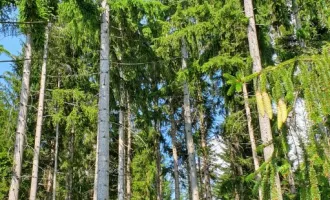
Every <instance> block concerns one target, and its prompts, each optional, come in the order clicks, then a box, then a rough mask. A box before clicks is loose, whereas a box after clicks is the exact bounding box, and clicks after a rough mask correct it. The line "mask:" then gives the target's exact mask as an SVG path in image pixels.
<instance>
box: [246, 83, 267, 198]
mask: <svg viewBox="0 0 330 200" xmlns="http://www.w3.org/2000/svg"><path fill="white" fill-rule="evenodd" d="M243 96H244V106H245V113H246V119H247V125H248V130H249V137H250V143H251V151H252V158H253V164H254V170H255V171H257V170H258V169H259V167H260V164H259V159H258V154H257V146H256V140H255V138H254V129H253V125H252V117H251V110H250V104H249V93H248V90H247V87H246V83H243ZM260 179H261V177H260V174H258V175H257V180H260ZM258 192H259V199H260V200H262V199H263V197H262V189H261V187H260V188H259V190H258Z"/></svg>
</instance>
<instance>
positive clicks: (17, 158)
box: [8, 33, 32, 200]
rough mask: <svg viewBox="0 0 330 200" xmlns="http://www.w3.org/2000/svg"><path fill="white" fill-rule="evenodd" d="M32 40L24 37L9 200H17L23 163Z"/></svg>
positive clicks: (28, 36)
mask: <svg viewBox="0 0 330 200" xmlns="http://www.w3.org/2000/svg"><path fill="white" fill-rule="evenodd" d="M31 45H32V38H31V35H30V33H28V34H27V35H26V44H25V53H24V59H25V60H24V65H23V76H22V86H21V94H20V105H19V114H18V120H17V128H16V140H15V150H14V159H13V172H12V173H13V174H12V177H11V184H10V189H9V195H8V196H9V197H8V199H9V200H18V195H19V186H20V181H21V172H22V163H23V151H24V140H25V133H26V119H27V104H28V99H29V92H30V68H31V58H32V49H31Z"/></svg>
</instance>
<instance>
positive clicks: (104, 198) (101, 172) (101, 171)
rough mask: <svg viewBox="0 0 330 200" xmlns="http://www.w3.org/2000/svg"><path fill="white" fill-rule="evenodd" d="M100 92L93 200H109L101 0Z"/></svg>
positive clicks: (105, 24)
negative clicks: (94, 194) (94, 193)
mask: <svg viewBox="0 0 330 200" xmlns="http://www.w3.org/2000/svg"><path fill="white" fill-rule="evenodd" d="M101 5H102V11H103V12H102V18H101V55H100V90H99V106H98V107H99V110H98V133H97V135H98V137H97V140H98V141H97V150H98V152H97V157H98V158H97V165H96V166H97V171H96V181H97V183H96V185H95V186H94V187H96V191H97V192H96V197H95V199H100V200H108V199H109V129H110V125H109V42H110V41H109V6H108V4H107V1H106V0H102V3H101Z"/></svg>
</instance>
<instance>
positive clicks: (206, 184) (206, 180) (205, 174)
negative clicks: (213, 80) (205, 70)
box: [198, 85, 212, 200]
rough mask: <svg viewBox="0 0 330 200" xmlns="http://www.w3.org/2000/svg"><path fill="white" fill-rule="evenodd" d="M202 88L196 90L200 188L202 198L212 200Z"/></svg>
mask: <svg viewBox="0 0 330 200" xmlns="http://www.w3.org/2000/svg"><path fill="white" fill-rule="evenodd" d="M201 87H202V86H201V85H200V86H199V88H198V98H199V99H198V102H199V103H200V104H201V105H198V107H199V108H198V114H199V123H200V125H199V126H200V134H201V136H200V138H201V149H202V156H203V165H202V174H201V176H202V180H201V183H202V184H203V185H201V187H202V188H204V190H203V191H204V194H203V195H204V196H203V198H204V199H206V200H210V199H212V196H211V183H210V179H211V178H210V171H209V165H210V159H209V151H208V147H207V141H206V139H207V127H206V122H205V108H204V101H203V95H202V88H201Z"/></svg>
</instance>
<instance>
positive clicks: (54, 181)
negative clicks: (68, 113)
mask: <svg viewBox="0 0 330 200" xmlns="http://www.w3.org/2000/svg"><path fill="white" fill-rule="evenodd" d="M59 132H60V131H59V124H58V123H56V136H55V152H54V154H55V155H54V175H53V196H52V200H56V176H57V160H58V137H59Z"/></svg>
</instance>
